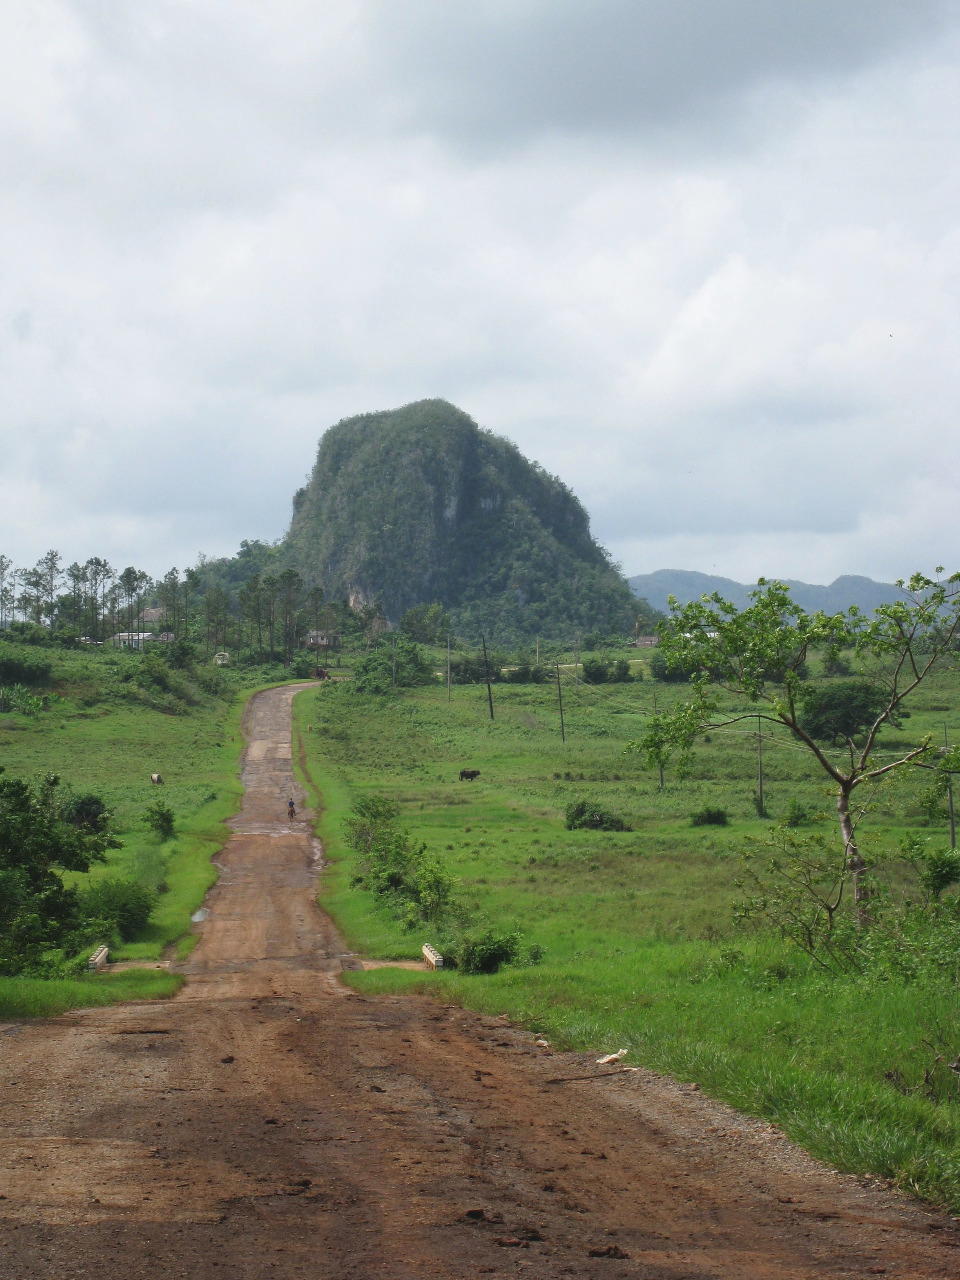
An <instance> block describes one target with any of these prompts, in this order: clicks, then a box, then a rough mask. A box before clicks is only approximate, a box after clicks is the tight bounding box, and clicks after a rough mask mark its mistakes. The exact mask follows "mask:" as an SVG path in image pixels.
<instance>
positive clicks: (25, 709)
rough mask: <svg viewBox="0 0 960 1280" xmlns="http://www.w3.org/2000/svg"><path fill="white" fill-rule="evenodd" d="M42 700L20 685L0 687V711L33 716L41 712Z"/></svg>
mask: <svg viewBox="0 0 960 1280" xmlns="http://www.w3.org/2000/svg"><path fill="white" fill-rule="evenodd" d="M43 701H44V700H43V698H42V697H41V696H40V695H39V694H36V693H31V692H30V690H29V689H25V688H24V687H23V685H22V684H15V685H9V686H7V687H4V686H3V685H0V711H19V712H20V714H21V715H22V716H35V715H37V714H39V712H41V711H42V710H43Z"/></svg>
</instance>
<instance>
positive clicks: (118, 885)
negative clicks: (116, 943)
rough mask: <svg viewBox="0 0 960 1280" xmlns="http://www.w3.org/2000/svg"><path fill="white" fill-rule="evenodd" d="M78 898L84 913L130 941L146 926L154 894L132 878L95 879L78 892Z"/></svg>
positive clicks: (124, 939) (124, 940)
mask: <svg viewBox="0 0 960 1280" xmlns="http://www.w3.org/2000/svg"><path fill="white" fill-rule="evenodd" d="M80 901H81V905H82V909H83V912H84V914H85V915H87V916H88V917H90V919H92V920H103V921H104V922H105V923H107V924H108V925H109V926H110V928H111V929H112V930H114V931H115V932H116V933H117V934H119V936H120V938H121V940H122V941H123V942H131V941H132V940H133V939H134V938H136V937H138V936H139V935H140V934H141V933H142V932H143V930H144V929H145V928H146V926H147V922H148V921H149V919H150V913H151V912H152V911H153V908H154V907H155V906H156V902H157V894H156V892H155V891H154V890H153V889H148V888H147V886H146V885H142V884H136V883H135V882H134V881H132V880H114V879H111V880H98V881H97V882H96V883H95V884H93V885H91V886H90V888H89V889H86V890H85V891H84V892H83V893H81V895H80Z"/></svg>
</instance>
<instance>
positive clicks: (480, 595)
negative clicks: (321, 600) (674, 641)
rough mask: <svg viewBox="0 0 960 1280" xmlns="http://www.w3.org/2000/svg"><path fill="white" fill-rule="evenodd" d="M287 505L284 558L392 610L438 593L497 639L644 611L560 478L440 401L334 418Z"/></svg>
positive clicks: (604, 627) (623, 624) (314, 578)
mask: <svg viewBox="0 0 960 1280" xmlns="http://www.w3.org/2000/svg"><path fill="white" fill-rule="evenodd" d="M293 508H294V509H293V519H292V522H291V525H290V530H289V532H288V534H287V536H286V538H285V540H284V543H283V545H282V559H283V561H284V563H286V564H288V565H290V566H292V567H293V568H296V569H297V570H298V571H299V572H300V573H301V574H302V575H303V578H304V580H305V581H306V582H307V583H309V584H317V583H319V585H321V586H322V587H323V589H324V592H325V593H326V595H327V597H328V598H333V599H344V598H346V599H348V600H349V601H350V602H351V604H354V605H356V604H371V603H373V602H374V601H377V602H379V603H380V605H381V606H382V607H383V609H384V611H385V612H386V614H387V616H388V617H389V618H390V619H391V620H393V621H396V620H398V619H399V618H400V617H401V616H402V615H403V613H404V612H405V611H406V610H407V609H409V608H411V607H412V606H414V605H417V604H422V603H427V602H433V601H436V602H438V603H440V604H442V605H443V606H444V608H445V609H446V610H447V612H448V613H449V614H450V616H451V621H452V623H453V626H454V628H455V630H456V632H457V634H459V635H462V636H476V635H479V634H480V633H481V632H483V633H485V634H486V635H487V636H488V638H492V639H496V640H498V641H501V642H503V641H507V640H510V639H521V638H523V637H530V636H533V635H541V636H543V637H544V638H556V639H566V638H570V637H572V636H574V635H576V634H577V633H579V632H587V631H590V632H599V633H605V632H627V631H632V630H633V628H634V625H635V623H636V620H637V616H638V612H639V613H643V612H644V610H645V605H644V602H643V601H638V600H637V599H636V597H635V596H634V595H633V594H632V593H631V591H630V588H629V586H628V584H627V582H626V580H625V579H624V577H623V575H622V574H621V573H620V572H619V571H618V570H617V569H616V568H615V567H614V566H613V564H611V562H610V559H609V556H608V554H607V553H606V551H605V550H604V549H603V548H602V547H601V546H600V545H599V544H598V543H597V542H596V540H595V539H594V538H593V537H592V536H591V534H590V521H589V518H588V516H587V513H586V511H585V510H584V508H583V506H582V505H581V504H580V502H579V501H578V500H577V498H576V497H575V496H574V494H573V493H571V491H570V490H569V489H568V488H567V487H566V485H564V484H563V483H562V482H561V481H560V480H558V479H557V478H556V477H554V476H551V475H548V474H547V473H546V472H545V471H544V470H543V468H542V467H540V466H538V465H537V464H536V463H535V462H530V461H529V460H528V459H527V458H525V457H524V456H523V455H522V454H521V452H520V451H519V449H517V447H516V446H515V445H513V444H511V442H510V441H509V440H505V439H503V438H502V437H501V436H497V435H494V434H493V433H492V432H490V431H486V430H483V429H482V428H480V427H479V426H478V425H477V424H476V423H475V422H474V421H473V419H472V418H470V417H468V416H467V414H465V413H463V412H462V411H461V410H460V409H457V408H456V407H455V406H454V405H452V404H448V403H447V402H446V401H445V400H420V401H417V402H416V403H414V404H409V405H405V406H404V407H403V408H399V409H392V410H386V411H384V412H379V413H365V414H360V415H358V416H357V417H353V418H346V419H344V420H343V421H341V422H338V423H337V424H336V426H333V427H331V428H330V429H329V430H328V431H326V432H325V433H324V435H323V436H322V438H321V440H320V445H319V449H318V452H317V460H316V464H315V466H314V468H313V472H312V474H311V476H310V479H309V481H308V483H307V484H306V485H305V487H304V488H302V489H300V490H298V492H297V493H296V495H295V496H294V501H293Z"/></svg>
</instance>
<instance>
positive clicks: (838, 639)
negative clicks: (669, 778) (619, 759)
mask: <svg viewBox="0 0 960 1280" xmlns="http://www.w3.org/2000/svg"><path fill="white" fill-rule="evenodd" d="M941 572H942V570H940V569H938V570H937V573H938V574H939V573H941ZM958 583H960V574H954V575H952V576H951V577H950V578H948V579H947V580H945V581H939V580H938V581H934V580H932V579H930V578H927V577H925V576H924V575H923V574H919V573H918V574H914V576H913V577H912V578H911V579H910V580H909V582H907V583H898V586H900V587H901V588H904V589H905V592H906V593H907V594H906V598H904V599H902V600H899V601H897V602H895V603H892V604H884V605H880V606H879V607H878V608H877V609H876V610H875V612H874V615H873V617H872V618H870V617H866V616H865V615H863V614H862V613H861V612H860V611H859V610H858V609H856V608H853V609H850V610H849V611H848V612H847V613H837V614H832V615H827V614H825V613H823V612H817V613H812V614H808V613H806V612H805V611H804V610H803V609H802V608H800V606H799V605H797V604H796V603H795V602H794V601H793V600H792V599H791V597H790V590H789V588H788V587H787V586H786V585H785V584H783V583H780V582H766V581H764V580H763V579H761V580H760V582H759V584H758V586H757V588H756V590H754V591H752V592H751V593H750V598H751V601H752V603H751V604H750V605H749V606H748V607H747V608H746V609H737V608H736V606H735V605H733V604H730V603H729V602H728V601H726V600H724V599H722V597H720V596H719V595H717V594H716V593H714V594H713V595H712V596H704V597H703V598H702V599H701V600H699V601H694V602H692V603H690V604H687V605H679V604H677V602H676V601H671V618H670V620H669V621H668V622H667V623H666V624H664V625H662V626H661V631H660V635H661V640H660V651H661V653H662V654H663V657H664V660H665V662H666V663H667V666H668V668H672V669H674V670H677V669H679V670H685V671H688V672H689V671H694V672H700V673H707V672H709V673H710V675H711V677H712V680H713V684H711V683H710V679H709V678H708V676H707V675H706V674H701V675H699V676H697V677H695V678H694V680H693V681H692V682H691V697H690V699H689V700H688V701H687V702H686V703H685V704H683V705H681V706H680V707H679V708H678V709H677V710H676V711H675V712H674V713H673V714H672V715H671V716H670V717H667V718H665V719H663V718H662V719H661V720H660V722H659V724H658V726H657V729H658V734H659V736H660V738H661V739H662V740H663V744H664V748H665V749H666V748H669V746H671V745H673V746H675V747H676V748H678V749H680V750H683V751H689V749H690V748H691V746H692V743H693V741H694V740H695V739H696V737H697V736H698V735H699V734H700V733H703V732H706V731H708V730H710V729H715V728H720V727H722V726H724V725H729V724H734V723H738V722H739V721H741V720H744V719H748V718H749V719H751V720H752V719H756V718H757V716H758V714H759V717H760V718H761V719H764V720H767V721H768V722H769V723H772V724H776V725H780V726H782V727H784V728H786V729H787V730H788V731H789V733H790V734H791V735H792V737H793V738H794V739H795V740H796V741H797V742H798V743H800V744H801V745H802V746H803V747H805V748H806V749H807V750H808V751H809V752H810V754H811V756H812V758H813V759H814V760H816V762H817V763H818V764H819V766H820V768H821V769H822V770H823V771H824V773H825V774H826V775H827V776H828V777H829V778H830V779H831V781H832V783H833V784H834V786H835V788H836V808H837V819H838V823H839V827H840V835H841V839H842V848H843V854H844V865H845V867H846V868H847V870H848V871H849V873H850V874H851V877H852V881H853V896H854V901H855V903H856V907H857V918H858V920H859V922H860V923H861V924H863V923H865V922H866V920H867V919H868V906H867V900H868V897H869V889H868V886H867V883H866V880H865V876H864V873H865V872H866V870H867V863H866V861H865V859H864V857H863V855H862V852H861V850H860V848H859V845H858V842H857V836H856V826H857V821H858V819H857V816H856V815H855V813H854V811H853V804H852V801H853V797H854V795H855V793H856V792H857V791H858V789H859V788H861V787H862V786H863V785H864V784H866V783H873V782H876V781H878V780H880V779H881V778H884V777H886V776H887V775H889V774H891V773H893V772H894V771H895V770H897V769H901V768H903V767H905V766H908V765H925V764H928V761H929V759H930V757H931V756H932V755H933V747H932V744H931V741H930V739H929V737H926V738H924V739H923V740H922V741H921V742H920V743H918V744H917V745H915V746H913V747H910V748H904V749H903V751H902V752H900V753H899V754H898V755H897V757H896V758H895V759H893V760H885V761H884V762H883V763H882V764H881V763H880V762H879V761H878V760H876V759H875V758H874V754H873V752H874V748H875V746H876V742H877V738H878V736H879V734H880V733H881V731H882V730H883V729H884V728H885V727H886V726H889V725H896V724H897V723H898V721H899V718H900V717H901V716H902V715H903V714H904V712H903V709H902V704H903V702H904V700H905V699H907V698H908V697H909V696H910V695H911V694H912V693H913V692H914V690H915V689H917V687H918V686H919V685H920V684H921V683H922V682H923V680H924V679H925V678H926V677H927V675H929V673H930V672H931V671H932V670H933V669H934V667H935V666H936V664H937V663H938V662H939V661H940V660H941V659H942V658H943V657H944V655H946V654H948V653H950V652H951V651H952V650H953V649H954V647H955V646H956V643H957V638H958V636H960V592H958V588H957V584H958ZM815 649H821V650H823V651H825V653H826V656H827V658H828V659H829V658H832V657H835V656H836V655H837V654H839V652H840V651H841V650H847V649H852V650H853V651H854V653H855V655H856V659H857V661H858V664H859V666H860V667H861V669H862V670H863V671H864V677H863V680H862V681H860V682H854V683H855V685H856V687H855V688H851V687H850V686H847V689H846V693H845V694H844V693H843V692H842V691H841V696H839V697H838V698H837V699H836V700H835V701H833V702H831V701H830V699H829V697H828V696H827V695H826V693H820V692H818V693H817V694H816V695H812V694H811V693H810V692H809V691H808V690H807V689H805V688H804V686H803V683H802V682H803V676H804V669H805V666H806V662H807V658H808V655H809V654H810V652H811V651H812V650H815ZM772 673H775V676H776V679H775V680H771V674H772ZM718 689H726V690H728V691H729V692H731V693H734V694H736V695H738V696H739V697H741V698H743V697H746V698H748V699H749V700H750V701H751V702H752V703H753V704H754V707H753V708H752V709H750V710H743V711H735V712H733V713H726V712H724V710H723V707H722V704H721V701H720V698H719V696H718ZM866 690H869V694H868V693H867V692H866ZM757 708H759V712H758V709H757ZM806 717H812V727H811V719H809V718H806ZM827 732H830V733H832V734H833V737H832V741H833V742H834V743H835V744H839V745H834V746H830V745H827V744H826V743H825V741H824V739H823V737H821V736H818V735H820V734H823V733H827ZM649 738H650V735H649V734H648V735H645V737H644V738H642V739H640V740H639V742H637V743H635V744H632V746H633V747H634V748H635V749H640V750H643V749H644V746H645V742H646V743H647V750H648V751H649V750H650V749H651V746H650V744H649V742H647V740H648V739H649ZM929 767H934V766H933V765H929Z"/></svg>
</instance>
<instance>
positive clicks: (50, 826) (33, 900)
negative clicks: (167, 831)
mask: <svg viewBox="0 0 960 1280" xmlns="http://www.w3.org/2000/svg"><path fill="white" fill-rule="evenodd" d="M0 775H3V769H2V766H0ZM70 801H71V797H70V793H69V791H68V790H67V789H66V788H63V787H61V785H60V779H59V777H58V776H57V775H56V774H47V775H46V776H45V777H43V778H42V779H40V781H38V782H36V783H31V782H28V781H26V780H25V779H23V778H15V777H8V776H5V775H3V776H0V973H4V974H16V973H31V972H37V973H38V972H42V971H44V968H45V956H46V953H48V952H50V951H52V950H54V949H64V950H66V951H70V950H72V949H74V948H77V947H81V946H83V945H84V944H85V940H86V931H85V917H84V914H83V912H82V910H81V906H80V902H79V899H78V895H77V893H76V891H75V890H73V889H69V888H67V887H66V886H65V885H64V883H63V880H62V879H61V876H60V873H61V872H62V871H88V870H89V869H90V866H91V864H92V863H94V862H102V861H103V860H104V857H105V854H106V851H107V850H108V849H116V848H119V847H120V842H119V841H118V840H116V839H115V838H114V837H113V836H111V835H110V834H109V833H108V832H107V831H106V829H105V828H106V823H105V821H103V817H102V814H101V815H100V817H99V818H98V820H97V821H96V822H93V823H90V822H85V821H77V820H74V819H75V814H71V811H70Z"/></svg>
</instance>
